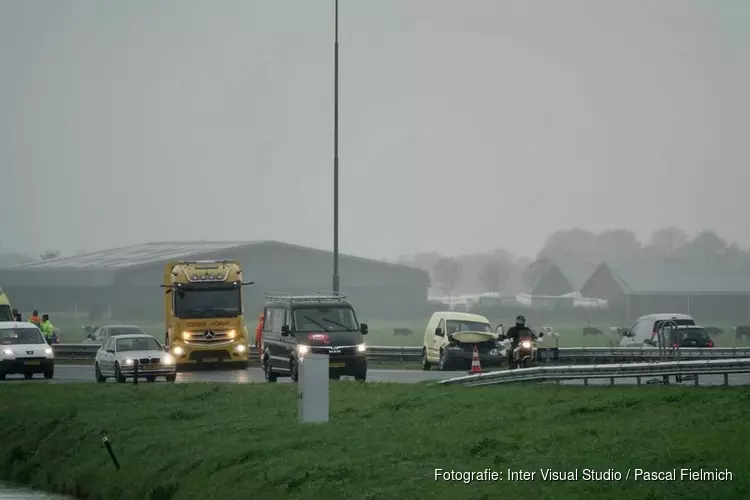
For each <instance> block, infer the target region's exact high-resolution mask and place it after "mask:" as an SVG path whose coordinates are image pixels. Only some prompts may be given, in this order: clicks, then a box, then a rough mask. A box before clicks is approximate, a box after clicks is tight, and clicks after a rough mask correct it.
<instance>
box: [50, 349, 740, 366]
mask: <svg viewBox="0 0 750 500" xmlns="http://www.w3.org/2000/svg"><path fill="white" fill-rule="evenodd" d="M99 347H101V345H100V344H53V345H52V348H53V349H54V351H55V357H56V358H58V359H68V360H93V359H94V357H95V356H96V351H97V350H99ZM554 349H557V348H553V349H552V350H554ZM545 351H547V352H549V351H550V350H549V349H545V348H542V349H540V358H544V356H543V353H545ZM253 355H256V356H257V351H256V349H255V348H254V347H251V348H250V358H251V359H252V358H253V357H254V356H253ZM367 356H368V359H369V360H370V361H373V362H378V363H395V364H416V363H420V362H421V359H422V348H421V347H398V346H367ZM661 356H663V353H660V352H659V349H657V348H656V347H560V348H559V349H557V356H554V357H553V359H541V362H542V363H543V364H561V365H562V364H564V365H570V364H591V363H598V362H604V363H634V362H639V361H656V360H659V359H660V357H661ZM674 357H675V358H676V359H680V360H690V359H701V360H705V359H727V358H750V347H712V348H707V349H701V348H695V347H683V348H680V349H679V350H675V351H674Z"/></svg>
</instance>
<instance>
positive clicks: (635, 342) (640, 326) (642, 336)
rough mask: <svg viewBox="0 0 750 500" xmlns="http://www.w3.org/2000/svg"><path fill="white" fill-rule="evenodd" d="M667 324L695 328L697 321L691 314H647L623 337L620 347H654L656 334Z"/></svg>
mask: <svg viewBox="0 0 750 500" xmlns="http://www.w3.org/2000/svg"><path fill="white" fill-rule="evenodd" d="M665 323H674V324H676V325H677V326H695V320H694V319H693V317H692V316H690V315H689V314H681V313H659V314H647V315H645V316H641V317H640V318H638V319H637V320H636V322H635V323H634V324H633V326H631V327H630V329H629V330H628V331H627V332H625V333H624V334H623V335H622V340H620V347H644V346H645V347H652V346H653V344H652V341H653V340H654V338H655V337H656V332H657V331H658V330H659V328H661V327H662V326H663V325H664V324H665Z"/></svg>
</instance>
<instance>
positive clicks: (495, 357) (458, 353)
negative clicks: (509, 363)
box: [422, 311, 505, 370]
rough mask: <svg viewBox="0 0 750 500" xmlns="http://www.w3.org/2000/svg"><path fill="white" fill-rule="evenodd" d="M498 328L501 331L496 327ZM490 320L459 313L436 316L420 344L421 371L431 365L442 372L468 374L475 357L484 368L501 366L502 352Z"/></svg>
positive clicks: (437, 314) (443, 312) (444, 313)
mask: <svg viewBox="0 0 750 500" xmlns="http://www.w3.org/2000/svg"><path fill="white" fill-rule="evenodd" d="M498 328H500V327H498ZM497 339H498V334H497V333H496V332H495V331H494V330H493V329H492V325H491V324H490V322H489V320H488V319H487V318H485V317H484V316H480V315H478V314H470V313H466V312H458V311H440V312H436V313H434V314H433V315H432V317H431V318H430V321H428V322H427V328H426V329H425V332H424V341H423V343H422V368H423V369H424V370H429V369H430V368H431V367H432V365H433V364H436V365H438V367H439V368H440V369H441V370H468V369H469V368H471V360H472V356H473V354H474V346H476V347H477V351H478V353H479V361H480V363H481V365H482V366H483V367H484V366H500V365H501V364H502V363H503V362H504V360H505V357H504V354H505V349H504V347H503V345H502V344H500V343H498V340H497Z"/></svg>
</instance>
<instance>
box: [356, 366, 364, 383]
mask: <svg viewBox="0 0 750 500" xmlns="http://www.w3.org/2000/svg"><path fill="white" fill-rule="evenodd" d="M354 380H356V381H358V382H365V381H366V380H367V369H364V370H360V371H359V372H358V373H357V374H356V375H354Z"/></svg>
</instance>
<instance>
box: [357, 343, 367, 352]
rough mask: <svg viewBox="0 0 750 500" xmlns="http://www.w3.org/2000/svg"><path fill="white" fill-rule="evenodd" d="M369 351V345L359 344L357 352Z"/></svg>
mask: <svg viewBox="0 0 750 500" xmlns="http://www.w3.org/2000/svg"><path fill="white" fill-rule="evenodd" d="M365 351H367V344H357V352H365Z"/></svg>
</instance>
